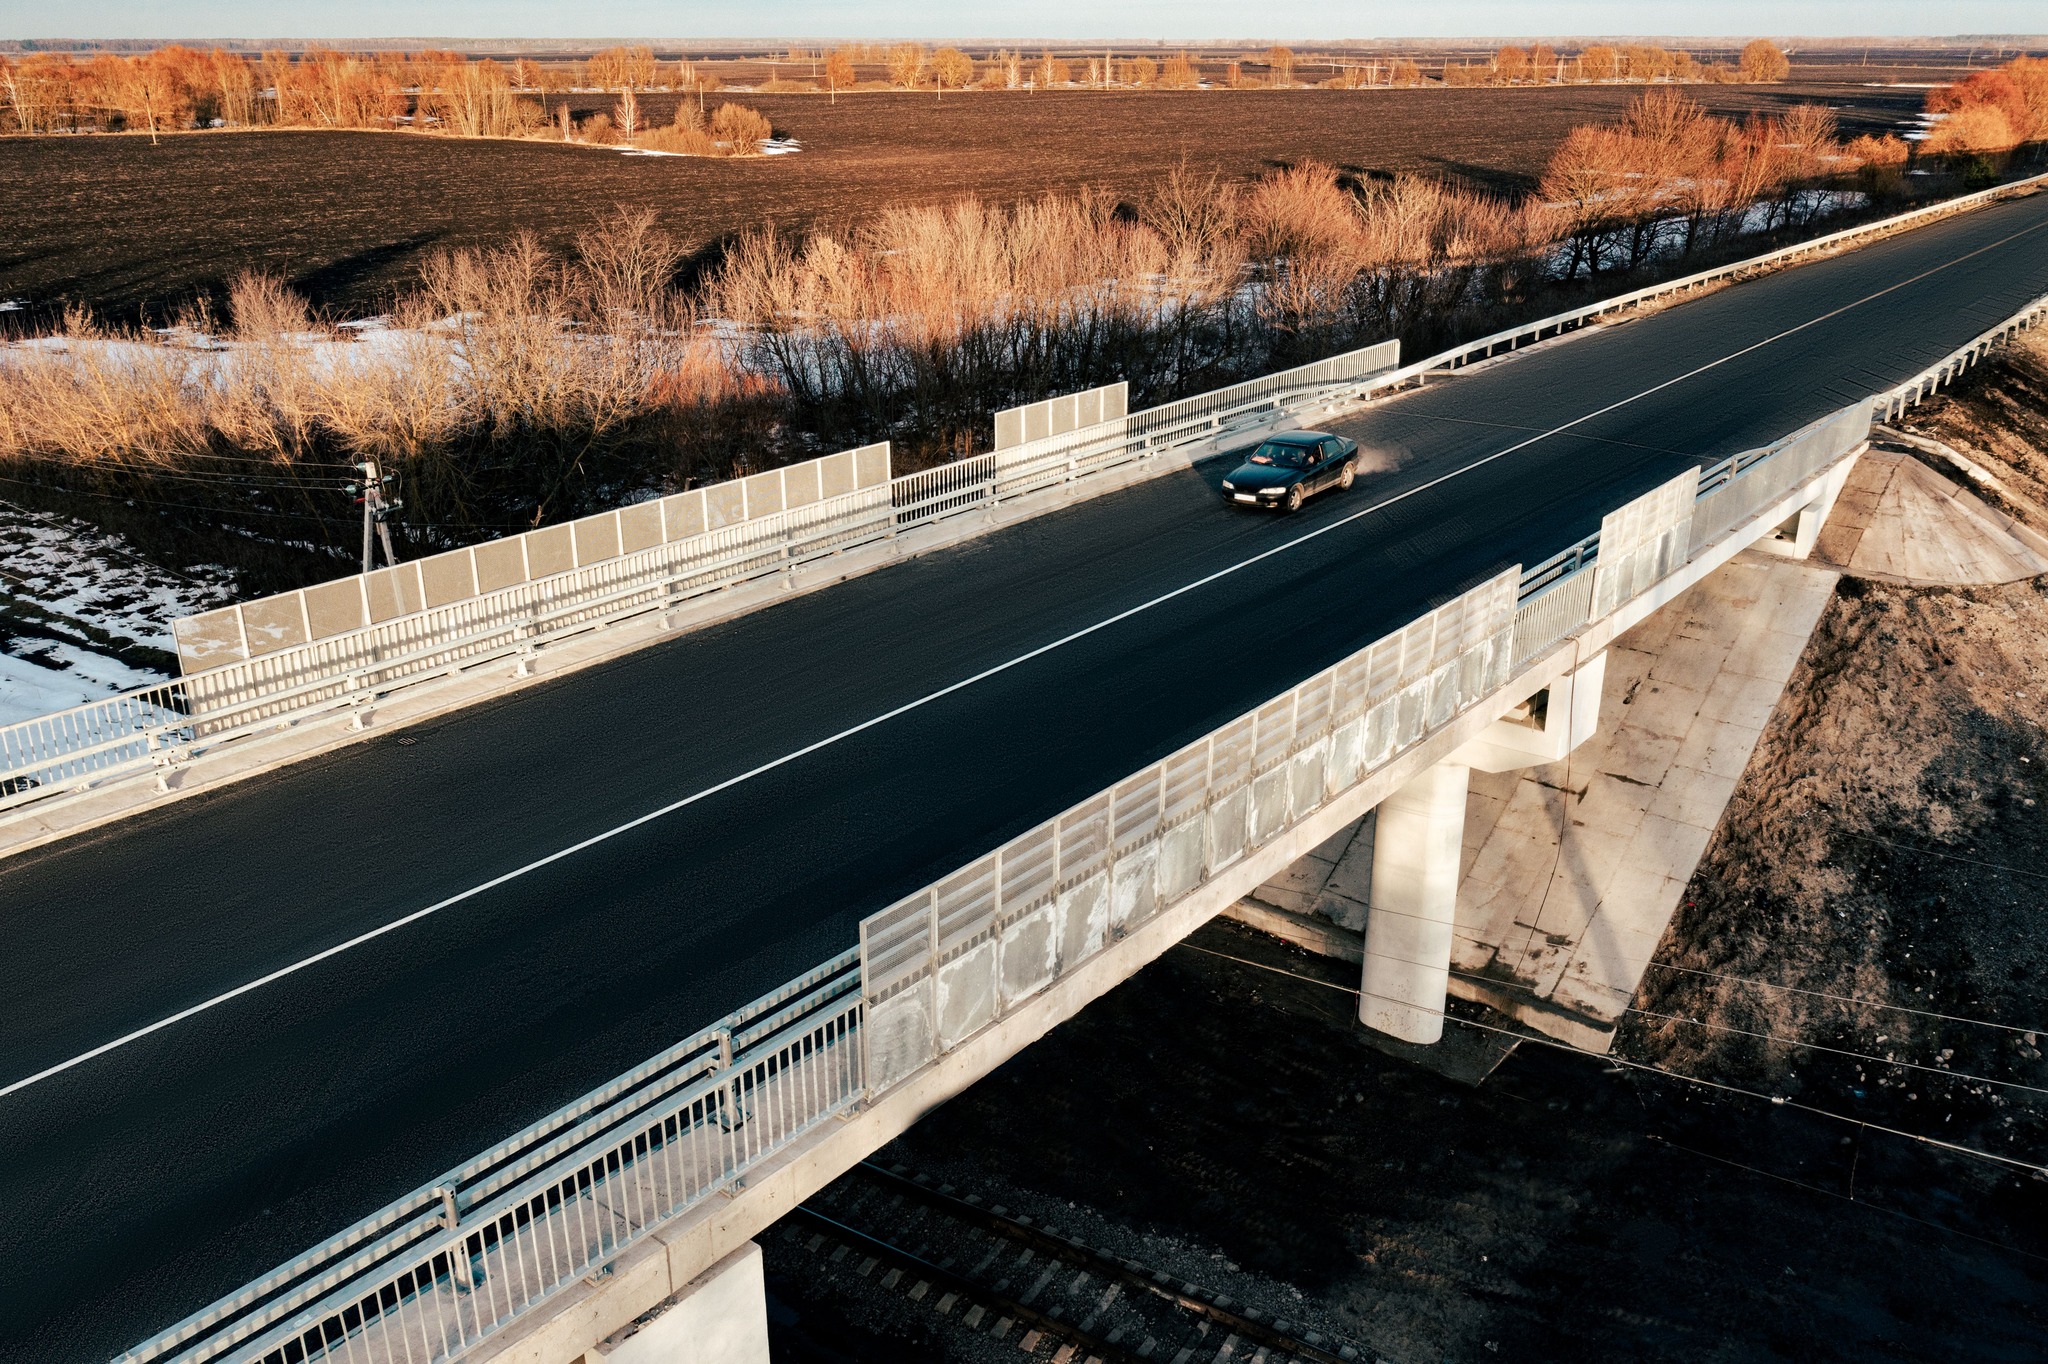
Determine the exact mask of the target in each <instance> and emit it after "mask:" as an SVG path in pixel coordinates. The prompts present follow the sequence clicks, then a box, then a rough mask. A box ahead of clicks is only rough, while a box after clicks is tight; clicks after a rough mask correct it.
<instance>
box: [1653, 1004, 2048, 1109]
mask: <svg viewBox="0 0 2048 1364" xmlns="http://www.w3.org/2000/svg"><path fill="white" fill-rule="evenodd" d="M1627 1007H1628V1012H1629V1013H1632V1014H1640V1015H1641V1016H1642V1017H1644V1018H1660V1019H1663V1020H1664V1021H1665V1022H1667V1023H1685V1024H1689V1025H1691V1026H1692V1027H1695V1028H1707V1029H1710V1030H1711V1031H1714V1032H1725V1033H1732V1034H1734V1035H1735V1036H1737V1037H1751V1038H1755V1039H1757V1040H1758V1041H1761V1042H1777V1043H1780V1044H1781V1045H1784V1046H1788V1047H1804V1048H1806V1049H1808V1050H1810V1051H1824V1052H1827V1053H1828V1054H1830V1055H1832V1056H1853V1057H1854V1058H1856V1059H1857V1060H1859V1061H1868V1062H1870V1063H1871V1064H1872V1065H1879V1066H1899V1067H1901V1068H1903V1069H1906V1070H1918V1071H1923V1072H1925V1073H1926V1074H1929V1075H1940V1076H1942V1077H1944V1078H1946V1079H1950V1080H1972V1081H1975V1082H1977V1083H1979V1084H1987V1085H2003V1086H2005V1087H2006V1088H2008V1089H2024V1090H2026V1091H2027V1092H2028V1093H2030V1094H2048V1089H2043V1088H2041V1087H2040V1086H2039V1085H2029V1084H2022V1083H2021V1082H2020V1081H2018V1080H1995V1079H1993V1078H1992V1077H1990V1076H1989V1075H1972V1074H1970V1073H1969V1072H1967V1071H1960V1070H1943V1069H1942V1068H1941V1067H1940V1066H1929V1065H1923V1064H1921V1063H1920V1062H1918V1061H1898V1060H1893V1059H1892V1058H1891V1057H1888V1056H1872V1055H1870V1054H1868V1053H1867V1052H1860V1051H1850V1050H1848V1049H1847V1048H1845V1047H1831V1046H1828V1045H1827V1044H1826V1043H1824V1042H1802V1041H1800V1040H1798V1039H1797V1038H1792V1037H1780V1036H1778V1035H1777V1034H1776V1033H1768V1032H1751V1031H1750V1030H1749V1029H1747V1028H1738V1027H1735V1026H1734V1025H1733V1024H1730V1023H1709V1022H1706V1021H1705V1020H1704V1019H1698V1018H1684V1017H1681V1016H1680V1015H1678V1014H1660V1013H1657V1012H1656V1011H1654V1010H1651V1009H1638V1008H1636V1007H1635V1006H1634V1005H1633V1004H1631V1005H1629V1006H1627Z"/></svg>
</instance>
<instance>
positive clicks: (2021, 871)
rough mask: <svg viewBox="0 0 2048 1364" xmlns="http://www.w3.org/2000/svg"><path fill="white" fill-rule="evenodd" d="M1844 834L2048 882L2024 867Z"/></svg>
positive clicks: (2046, 876) (2046, 875)
mask: <svg viewBox="0 0 2048 1364" xmlns="http://www.w3.org/2000/svg"><path fill="white" fill-rule="evenodd" d="M1844 832H1846V833H1848V834H1849V837H1851V838H1856V839H1861V840H1862V841H1863V842H1865V843H1877V844H1880V845H1882V846H1884V847H1887V848H1896V849H1898V850H1899V851H1900V852H1909V853H1919V854H1921V855H1922V856H1925V857H1940V858H1945V859H1946V860H1948V861H1950V862H1967V863H1969V864H1970V865H1971V866H1973V867H1986V868H1989V869H1990V870H1992V871H2002V872H2009V873H2011V874H2012V875H2014V876H2030V877H2033V878H2034V879H2035V880H2037V881H2048V872H2043V871H2028V870H2026V868H2024V867H2008V866H2007V865H2005V863H2003V862H1986V861H1984V860H1983V859H1982V858H1977V857H1964V856H1963V855H1962V854H1961V853H1950V852H1941V851H1939V850H1937V849H1934V848H1916V847H1914V846H1913V845H1912V844H1911V843H1894V842H1892V841H1891V840H1890V839H1888V838H1879V837H1877V836H1876V835H1874V834H1859V833H1854V832H1850V831H1848V830H1844Z"/></svg>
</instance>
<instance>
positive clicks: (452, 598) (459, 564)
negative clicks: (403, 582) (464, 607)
mask: <svg viewBox="0 0 2048 1364" xmlns="http://www.w3.org/2000/svg"><path fill="white" fill-rule="evenodd" d="M420 583H421V585H422V586H423V587H424V588H425V592H426V599H427V605H428V606H446V605H448V604H449V603H450V602H458V601H467V600H468V599H469V598H471V597H474V596H475V595H476V565H475V564H474V563H473V562H472V561H471V559H470V557H469V551H468V550H466V549H457V550H450V551H449V552H448V553H446V554H436V555H435V556H434V557H433V558H431V559H422V560H420Z"/></svg>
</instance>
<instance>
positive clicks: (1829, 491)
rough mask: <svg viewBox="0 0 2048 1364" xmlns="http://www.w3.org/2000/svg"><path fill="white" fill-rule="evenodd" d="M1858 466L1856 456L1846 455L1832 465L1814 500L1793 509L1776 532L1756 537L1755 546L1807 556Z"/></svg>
mask: <svg viewBox="0 0 2048 1364" xmlns="http://www.w3.org/2000/svg"><path fill="white" fill-rule="evenodd" d="M1855 467H1856V461H1855V460H1853V459H1845V460H1843V461H1842V462H1841V463H1840V464H1838V465H1836V466H1835V467H1834V468H1833V469H1830V470H1829V471H1828V475H1827V477H1826V478H1823V479H1822V480H1821V481H1820V484H1819V485H1818V486H1817V487H1816V488H1815V490H1814V498H1813V501H1811V502H1809V503H1807V504H1806V505H1805V506H1803V507H1801V508H1800V509H1799V510H1798V511H1797V512H1794V513H1793V515H1792V519H1791V520H1789V521H1787V522H1786V523H1785V524H1784V525H1782V526H1780V527H1778V529H1777V530H1776V531H1775V532H1774V533H1772V534H1770V535H1766V536H1765V537H1764V538H1763V539H1761V540H1759V541H1757V542H1756V546H1755V547H1756V548H1757V549H1760V550H1763V551H1764V552H1765V553H1767V554H1778V555H1782V556H1784V557H1785V558H1787V559H1804V558H1806V557H1807V556H1808V555H1810V554H1812V553H1813V546H1814V542H1815V541H1816V540H1818V539H1820V528H1821V527H1822V526H1823V525H1825V524H1827V519H1828V514H1829V513H1830V512H1832V511H1834V509H1835V499H1836V498H1838V497H1840V496H1841V495H1842V489H1843V487H1844V486H1845V485H1847V483H1848V482H1849V471H1850V470H1851V469H1854V468H1855Z"/></svg>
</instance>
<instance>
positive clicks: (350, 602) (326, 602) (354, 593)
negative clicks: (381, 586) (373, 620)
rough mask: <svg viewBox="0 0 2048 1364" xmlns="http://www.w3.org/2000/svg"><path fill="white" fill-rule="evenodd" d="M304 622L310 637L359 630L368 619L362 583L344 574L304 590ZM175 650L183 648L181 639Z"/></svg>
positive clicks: (324, 637)
mask: <svg viewBox="0 0 2048 1364" xmlns="http://www.w3.org/2000/svg"><path fill="white" fill-rule="evenodd" d="M304 595H305V598H306V622H307V624H308V625H310V626H311V627H312V632H313V638H315V639H331V638H333V637H334V636H335V635H345V634H347V633H348V632H349V631H351V630H360V629H362V628H363V627H364V626H365V625H368V624H369V623H370V620H369V617H368V616H367V615H366V614H365V613H364V611H363V585H362V583H361V581H360V580H358V579H356V578H343V579H341V580H340V581H338V582H331V583H321V584H320V585H319V586H317V587H309V588H307V589H306V590H305V594H304ZM178 652H179V653H180V654H183V653H184V652H185V647H184V643H183V641H182V640H181V641H180V642H179V645H178Z"/></svg>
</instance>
